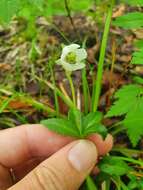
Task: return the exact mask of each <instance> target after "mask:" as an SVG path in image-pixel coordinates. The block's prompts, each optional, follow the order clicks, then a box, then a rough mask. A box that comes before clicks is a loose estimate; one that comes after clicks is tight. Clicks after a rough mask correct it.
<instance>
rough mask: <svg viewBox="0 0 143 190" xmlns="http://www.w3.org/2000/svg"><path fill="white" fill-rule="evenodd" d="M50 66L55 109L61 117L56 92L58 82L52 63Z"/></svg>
mask: <svg viewBox="0 0 143 190" xmlns="http://www.w3.org/2000/svg"><path fill="white" fill-rule="evenodd" d="M49 66H50V71H51V77H52V83H53V85H54V99H55V109H56V112H57V116H59V103H58V96H57V92H56V90H55V87H56V82H55V77H54V72H53V68H52V66H51V63H49Z"/></svg>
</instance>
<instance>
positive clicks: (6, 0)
mask: <svg viewBox="0 0 143 190" xmlns="http://www.w3.org/2000/svg"><path fill="white" fill-rule="evenodd" d="M19 8H20V0H0V21H1V22H3V23H9V22H10V20H11V18H12V17H13V16H14V15H16V13H17V11H18V10H19Z"/></svg>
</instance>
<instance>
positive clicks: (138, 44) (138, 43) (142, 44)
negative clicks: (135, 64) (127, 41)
mask: <svg viewBox="0 0 143 190" xmlns="http://www.w3.org/2000/svg"><path fill="white" fill-rule="evenodd" d="M134 46H135V47H137V48H140V49H141V48H143V39H142V40H136V41H135V42H134Z"/></svg>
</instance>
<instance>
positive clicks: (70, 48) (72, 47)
mask: <svg viewBox="0 0 143 190" xmlns="http://www.w3.org/2000/svg"><path fill="white" fill-rule="evenodd" d="M79 47H80V45H78V44H71V45H69V46H65V47H64V48H63V51H62V55H61V59H62V60H64V58H65V57H66V55H67V54H68V53H69V52H74V51H75V50H77V49H78V48H79Z"/></svg>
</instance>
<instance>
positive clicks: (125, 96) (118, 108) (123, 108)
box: [106, 84, 142, 117]
mask: <svg viewBox="0 0 143 190" xmlns="http://www.w3.org/2000/svg"><path fill="white" fill-rule="evenodd" d="M141 91H142V88H141V87H140V86H139V85H133V84H131V85H126V86H123V87H122V88H121V89H119V90H118V91H117V92H116V93H115V96H114V97H115V99H116V101H115V102H114V104H113V105H112V106H111V108H110V110H109V111H108V112H107V114H106V117H113V116H121V115H124V114H126V113H128V112H129V111H130V110H131V109H132V108H133V107H134V105H135V104H136V100H137V96H138V95H140V93H141Z"/></svg>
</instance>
